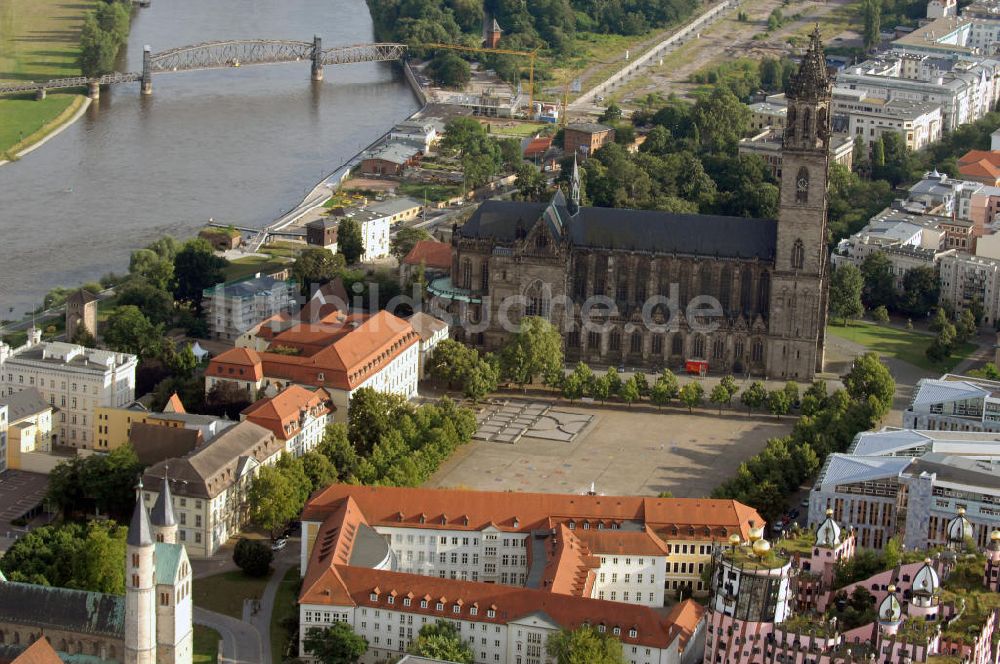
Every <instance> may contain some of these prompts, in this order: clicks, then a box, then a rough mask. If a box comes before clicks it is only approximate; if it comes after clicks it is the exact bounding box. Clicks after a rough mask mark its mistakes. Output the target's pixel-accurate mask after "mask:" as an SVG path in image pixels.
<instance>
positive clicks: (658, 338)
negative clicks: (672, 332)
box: [653, 334, 663, 355]
mask: <svg viewBox="0 0 1000 664" xmlns="http://www.w3.org/2000/svg"><path fill="white" fill-rule="evenodd" d="M653 355H663V335H662V334H657V335H655V336H653Z"/></svg>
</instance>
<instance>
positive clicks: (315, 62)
mask: <svg viewBox="0 0 1000 664" xmlns="http://www.w3.org/2000/svg"><path fill="white" fill-rule="evenodd" d="M312 80H314V81H322V80H323V38H322V37H320V36H319V35H315V36H313V52H312Z"/></svg>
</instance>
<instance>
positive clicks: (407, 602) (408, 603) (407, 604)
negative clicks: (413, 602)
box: [403, 597, 410, 606]
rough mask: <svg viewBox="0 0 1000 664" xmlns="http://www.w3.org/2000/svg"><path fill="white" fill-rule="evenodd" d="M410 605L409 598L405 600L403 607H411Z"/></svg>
mask: <svg viewBox="0 0 1000 664" xmlns="http://www.w3.org/2000/svg"><path fill="white" fill-rule="evenodd" d="M409 605H410V598H409V597H404V598H403V606H409Z"/></svg>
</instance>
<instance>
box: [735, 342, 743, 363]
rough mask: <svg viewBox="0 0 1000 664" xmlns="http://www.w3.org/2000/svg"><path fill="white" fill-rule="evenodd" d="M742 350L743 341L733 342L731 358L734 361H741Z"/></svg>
mask: <svg viewBox="0 0 1000 664" xmlns="http://www.w3.org/2000/svg"><path fill="white" fill-rule="evenodd" d="M743 350H744V349H743V340H742V339H737V340H736V341H735V342H733V357H734V358H735V359H736V360H742V359H743Z"/></svg>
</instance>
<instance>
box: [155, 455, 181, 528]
mask: <svg viewBox="0 0 1000 664" xmlns="http://www.w3.org/2000/svg"><path fill="white" fill-rule="evenodd" d="M166 470H167V468H166V467H164V474H163V475H164V477H163V480H164V482H163V491H161V492H160V493H159V495H158V496H156V503H155V504H154V505H153V511H152V512H151V513H150V515H149V517H150V519H151V520H152V522H153V525H154V526H176V525H177V519H175V518H174V500H173V497H172V496H171V495H170V479H169V476H168V475H167V473H166Z"/></svg>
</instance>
